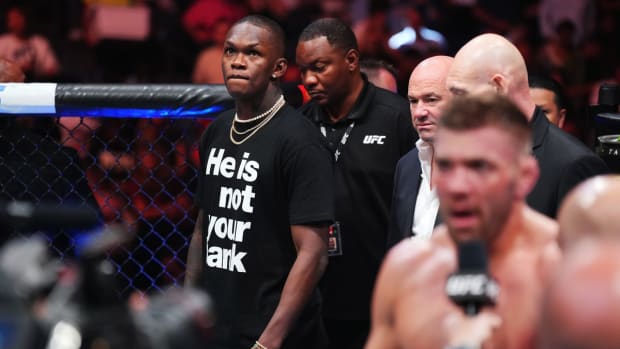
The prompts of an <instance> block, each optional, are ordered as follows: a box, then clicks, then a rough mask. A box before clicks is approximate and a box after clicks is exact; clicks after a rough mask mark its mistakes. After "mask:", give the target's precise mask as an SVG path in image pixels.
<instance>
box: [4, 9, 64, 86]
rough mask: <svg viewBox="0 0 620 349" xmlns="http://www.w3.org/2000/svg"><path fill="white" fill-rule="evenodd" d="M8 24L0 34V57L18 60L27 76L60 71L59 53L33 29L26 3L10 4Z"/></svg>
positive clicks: (46, 76) (44, 77)
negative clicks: (24, 4) (33, 32)
mask: <svg viewBox="0 0 620 349" xmlns="http://www.w3.org/2000/svg"><path fill="white" fill-rule="evenodd" d="M6 27H7V30H8V32H7V33H5V34H2V35H0V57H2V58H6V59H8V60H11V61H13V62H15V63H17V65H19V67H20V68H21V69H22V70H23V71H24V73H25V74H26V77H27V80H49V79H51V78H53V77H54V76H56V75H57V74H58V72H59V70H60V66H59V64H58V61H57V59H56V54H55V53H54V51H53V50H52V47H51V45H50V43H49V41H48V40H47V39H46V38H45V37H43V36H41V35H37V34H32V33H30V31H29V28H28V14H27V12H26V10H25V8H24V7H19V6H13V7H11V8H9V10H8V12H7V13H6Z"/></svg>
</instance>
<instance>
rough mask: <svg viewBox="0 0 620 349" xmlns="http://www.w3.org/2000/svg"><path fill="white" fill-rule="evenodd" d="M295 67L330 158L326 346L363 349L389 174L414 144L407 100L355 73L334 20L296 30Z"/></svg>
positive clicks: (343, 30) (350, 44) (353, 58)
mask: <svg viewBox="0 0 620 349" xmlns="http://www.w3.org/2000/svg"><path fill="white" fill-rule="evenodd" d="M297 64H298V65H299V67H300V69H301V73H302V82H303V84H304V86H305V87H306V89H307V90H308V93H309V94H310V96H312V101H311V102H309V103H308V104H306V105H305V106H304V107H303V108H302V113H304V114H305V115H306V116H307V117H308V119H310V120H311V121H312V122H313V123H314V124H315V126H316V127H317V128H318V129H319V130H320V131H321V133H323V135H324V136H325V138H326V139H327V141H328V142H329V145H330V146H331V149H332V151H333V152H334V154H335V160H336V178H335V185H336V220H337V223H336V224H334V226H333V228H332V229H331V230H330V245H329V247H330V259H329V266H328V268H327V271H326V272H325V276H324V278H323V280H322V282H321V292H322V296H323V301H324V303H323V304H324V311H323V318H324V321H325V324H326V326H327V332H328V337H329V341H330V348H339V349H342V348H361V347H363V345H364V342H365V341H366V337H367V335H368V331H369V328H370V298H371V294H372V289H373V285H374V281H375V277H376V275H377V272H378V269H379V265H380V263H381V260H382V259H383V255H384V254H385V247H386V240H387V227H388V215H389V211H390V203H391V199H392V187H393V182H394V170H395V168H396V163H397V162H398V160H399V159H400V158H401V156H403V155H404V154H406V153H407V152H408V151H409V150H411V149H412V148H413V146H414V143H415V140H416V135H415V131H414V130H413V125H412V123H411V117H410V115H409V105H408V103H407V101H406V100H405V99H404V98H402V97H400V96H398V95H397V94H395V93H392V92H390V91H387V90H384V89H382V88H378V87H376V86H375V85H373V84H372V83H369V82H368V80H367V78H366V76H365V75H362V74H361V73H360V67H359V52H358V49H357V42H356V40H355V35H354V34H353V32H352V31H351V29H350V28H349V27H348V26H347V25H346V24H344V23H342V22H341V21H339V20H336V19H320V20H317V21H315V22H313V23H312V24H310V25H309V26H308V27H306V29H304V31H303V32H302V34H301V36H300V38H299V43H298V44H297Z"/></svg>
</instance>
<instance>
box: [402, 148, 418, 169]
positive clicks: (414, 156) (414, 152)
mask: <svg viewBox="0 0 620 349" xmlns="http://www.w3.org/2000/svg"><path fill="white" fill-rule="evenodd" d="M419 162H420V154H419V152H418V148H417V147H413V149H411V150H410V151H409V152H407V154H405V155H403V157H401V158H400V160H398V166H406V165H409V166H411V165H412V164H417V163H419Z"/></svg>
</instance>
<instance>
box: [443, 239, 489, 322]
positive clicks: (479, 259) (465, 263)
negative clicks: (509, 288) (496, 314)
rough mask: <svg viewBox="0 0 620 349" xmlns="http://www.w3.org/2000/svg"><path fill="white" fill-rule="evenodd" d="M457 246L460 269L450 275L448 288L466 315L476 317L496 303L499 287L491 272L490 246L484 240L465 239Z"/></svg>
mask: <svg viewBox="0 0 620 349" xmlns="http://www.w3.org/2000/svg"><path fill="white" fill-rule="evenodd" d="M457 248H458V251H457V252H458V263H459V265H458V270H457V271H456V272H455V273H452V274H451V275H450V276H449V277H448V280H447V281H446V287H445V291H446V294H447V295H448V297H450V299H451V300H452V302H454V303H455V304H456V305H458V306H459V307H461V308H463V310H464V311H465V314H467V315H470V316H473V315H476V314H478V312H479V311H480V309H481V308H482V307H484V306H493V305H495V300H496V299H497V296H498V294H499V286H498V285H497V283H496V282H495V280H493V278H491V276H490V275H489V273H488V261H487V254H486V248H485V244H484V243H483V242H482V241H480V240H471V241H466V242H462V243H460V244H458V247H457Z"/></svg>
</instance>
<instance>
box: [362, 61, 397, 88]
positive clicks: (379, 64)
mask: <svg viewBox="0 0 620 349" xmlns="http://www.w3.org/2000/svg"><path fill="white" fill-rule="evenodd" d="M360 70H361V71H362V73H364V74H366V76H367V77H368V81H370V82H372V83H373V84H375V86H378V87H381V88H384V89H386V90H388V91H392V92H394V93H398V86H397V79H398V75H397V73H396V68H394V66H393V65H391V64H389V63H387V62H385V61H380V60H376V59H362V60H361V61H360Z"/></svg>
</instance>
